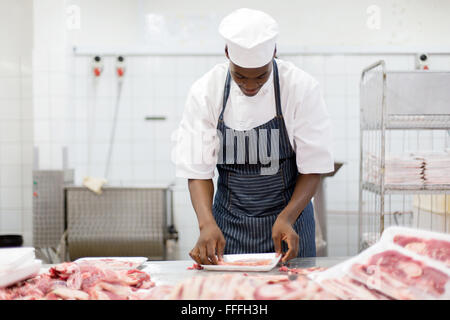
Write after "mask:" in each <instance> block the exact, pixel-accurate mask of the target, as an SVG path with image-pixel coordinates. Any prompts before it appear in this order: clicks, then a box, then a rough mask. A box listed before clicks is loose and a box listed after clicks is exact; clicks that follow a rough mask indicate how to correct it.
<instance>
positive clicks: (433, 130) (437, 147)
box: [358, 61, 450, 250]
mask: <svg viewBox="0 0 450 320" xmlns="http://www.w3.org/2000/svg"><path fill="white" fill-rule="evenodd" d="M449 88H450V72H436V71H434V72H433V71H387V70H386V65H385V62H384V61H378V62H376V63H374V64H372V65H370V66H369V67H367V68H366V69H364V70H363V72H362V75H361V80H360V170H359V172H360V173H359V228H358V229H359V230H358V233H359V249H360V250H362V249H364V248H366V247H368V246H370V245H372V244H373V243H375V242H376V241H377V240H378V239H379V236H380V235H381V233H382V232H383V230H384V229H385V228H386V227H388V226H390V225H404V226H409V227H416V228H422V229H429V230H433V231H440V232H449V231H450V225H449V224H450V176H449V177H448V180H447V181H445V179H444V181H443V182H442V181H441V182H440V183H434V184H433V183H427V182H424V183H413V184H408V183H391V182H390V183H386V161H387V159H388V158H389V157H391V156H392V155H411V154H415V153H421V152H422V153H423V152H424V151H426V152H429V153H430V154H432V153H435V152H440V153H445V152H448V151H449V146H450V137H449V134H450V131H449V130H450V89H449ZM447 169H448V168H447ZM418 170H421V169H418ZM419 174H420V171H419Z"/></svg>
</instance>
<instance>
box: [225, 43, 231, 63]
mask: <svg viewBox="0 0 450 320" xmlns="http://www.w3.org/2000/svg"><path fill="white" fill-rule="evenodd" d="M225 56H226V57H227V59H228V60H230V57H229V56H228V47H227V46H225Z"/></svg>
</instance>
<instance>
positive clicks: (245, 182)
mask: <svg viewBox="0 0 450 320" xmlns="http://www.w3.org/2000/svg"><path fill="white" fill-rule="evenodd" d="M273 79H274V90H275V105H276V116H275V118H273V119H272V120H270V121H268V122H266V123H264V124H262V125H260V126H258V127H256V128H253V129H251V130H247V131H238V130H234V129H231V128H229V127H227V126H226V124H225V123H224V120H223V114H224V111H225V106H226V103H227V100H228V96H229V93H230V81H231V76H230V72H228V75H227V79H226V82H225V89H224V97H223V104H222V111H221V113H220V116H219V120H218V124H217V130H218V134H219V135H220V136H221V138H222V139H221V145H220V149H219V161H218V164H217V170H218V172H219V178H218V182H217V192H216V194H215V197H214V204H213V215H214V218H215V220H216V222H217V225H218V226H219V228H220V229H221V230H222V233H223V235H224V237H225V240H226V245H225V250H224V253H225V254H237V253H262V252H274V251H275V248H274V244H273V240H272V226H273V224H274V222H275V220H276V218H277V216H278V214H279V213H280V212H281V211H282V210H283V209H284V208H285V207H286V206H287V204H288V202H289V200H290V199H291V197H292V194H293V192H294V188H295V183H296V180H297V176H298V171H297V164H296V155H295V151H294V150H293V148H292V146H291V144H290V141H289V137H288V134H287V130H286V126H285V123H284V120H283V115H282V112H281V100H280V84H279V77H278V68H277V64H276V62H275V60H274V61H273ZM255 112H256V111H255ZM277 153H278V154H277ZM264 155H267V156H266V157H264ZM269 155H270V156H269ZM274 155H275V156H276V157H275V159H274V157H273V156H274ZM268 158H270V159H271V160H272V161H274V160H276V162H277V163H278V165H274V164H273V162H271V163H268ZM293 228H294V230H295V231H296V232H297V234H298V235H299V238H300V240H299V242H300V243H299V257H315V256H316V246H315V223H314V211H313V206H312V203H311V202H309V203H308V205H307V206H306V208H305V209H304V210H303V212H302V213H301V215H300V216H299V218H298V219H297V220H296V222H295V223H294V225H293ZM282 248H283V251H286V250H287V245H286V243H284V242H283V244H282Z"/></svg>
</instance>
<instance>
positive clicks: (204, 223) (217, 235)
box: [188, 179, 225, 264]
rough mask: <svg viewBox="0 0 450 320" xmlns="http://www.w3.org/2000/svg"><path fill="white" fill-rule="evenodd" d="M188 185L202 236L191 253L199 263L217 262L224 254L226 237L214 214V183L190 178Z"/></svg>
mask: <svg viewBox="0 0 450 320" xmlns="http://www.w3.org/2000/svg"><path fill="white" fill-rule="evenodd" d="M188 186H189V193H190V195H191V202H192V206H193V207H194V210H195V213H196V214H197V220H198V226H199V229H200V236H199V238H198V240H197V243H196V244H195V247H194V248H193V249H192V250H191V251H190V252H189V255H190V256H191V258H192V259H193V260H194V261H195V262H197V263H198V264H217V263H218V258H219V259H221V258H222V256H223V250H224V248H225V237H224V236H223V234H222V231H221V230H220V228H219V227H218V226H217V223H216V220H214V216H213V214H212V204H213V195H214V183H213V181H212V180H211V179H209V180H200V179H189V180H188Z"/></svg>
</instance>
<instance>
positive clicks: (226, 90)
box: [219, 70, 231, 121]
mask: <svg viewBox="0 0 450 320" xmlns="http://www.w3.org/2000/svg"><path fill="white" fill-rule="evenodd" d="M230 84H231V74H230V70H228V72H227V79H226V80H225V88H224V89H223V101H222V111H221V112H220V116H219V120H220V121H223V113H224V111H225V106H226V105H227V100H228V96H229V95H230Z"/></svg>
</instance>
